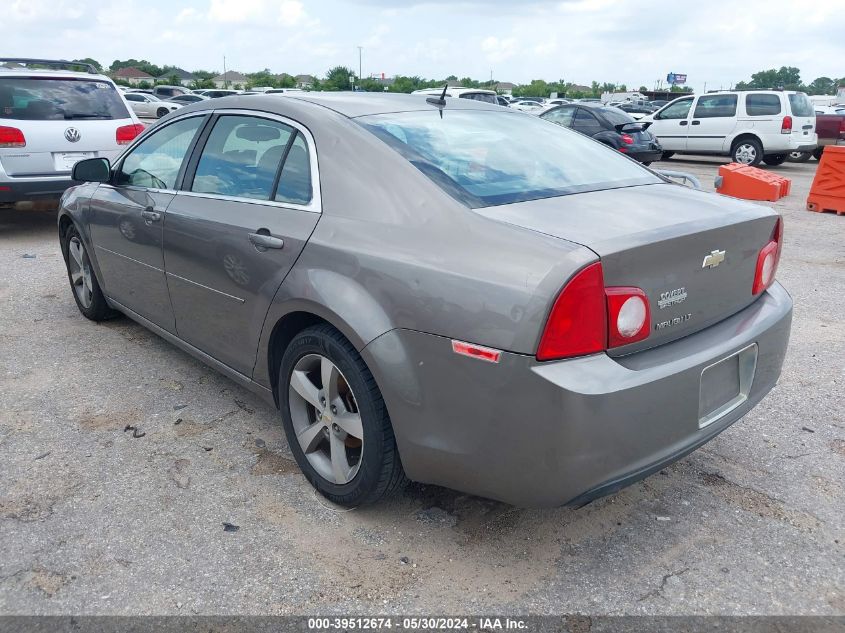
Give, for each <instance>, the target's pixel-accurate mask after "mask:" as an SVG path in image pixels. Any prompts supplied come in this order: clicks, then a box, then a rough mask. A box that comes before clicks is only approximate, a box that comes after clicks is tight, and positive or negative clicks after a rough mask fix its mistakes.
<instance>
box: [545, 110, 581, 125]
mask: <svg viewBox="0 0 845 633" xmlns="http://www.w3.org/2000/svg"><path fill="white" fill-rule="evenodd" d="M574 115H575V108H567V107H562V108H555V109H554V110H551V111H549V112H547V113H546V114H542V115H540V116H541V117H542V118H543V119H546V120H547V121H551V122H552V123H557V124H558V125H562V126H564V127H571V126H572V119H573V117H574Z"/></svg>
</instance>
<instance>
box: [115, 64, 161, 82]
mask: <svg viewBox="0 0 845 633" xmlns="http://www.w3.org/2000/svg"><path fill="white" fill-rule="evenodd" d="M112 77H114V78H115V79H120V80H122V81H126V82H128V83H129V84H130V85H132V86H137V85H138V84H139V83H141V82H142V81H146V82H148V83H153V82H154V81H155V78H154V77H153V76H152V75H150V74H149V73H145V72H144V71H143V70H138V69H137V68H135V67H133V66H129V67H128V68H121V69H120V70H117V71H115V72H114V74H112Z"/></svg>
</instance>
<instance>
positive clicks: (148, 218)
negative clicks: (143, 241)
mask: <svg viewBox="0 0 845 633" xmlns="http://www.w3.org/2000/svg"><path fill="white" fill-rule="evenodd" d="M141 217H142V218H144V222H146V223H147V224H152V223H153V222H158V221H159V220H161V213H159V212H158V211H153V210H152V208H149V209H144V210H143V211H141Z"/></svg>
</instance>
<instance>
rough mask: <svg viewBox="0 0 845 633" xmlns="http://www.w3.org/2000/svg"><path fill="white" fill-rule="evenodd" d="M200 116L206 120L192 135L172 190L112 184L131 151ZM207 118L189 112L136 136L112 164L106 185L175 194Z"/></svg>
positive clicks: (206, 116)
mask: <svg viewBox="0 0 845 633" xmlns="http://www.w3.org/2000/svg"><path fill="white" fill-rule="evenodd" d="M200 116H201V117H203V118H205V119H206V120H205V121H203V122H201V123H200V125H199V127H198V128H197V133H196V134H194V138H193V139H192V140H191V143H190V145H188V149H187V150H186V151H185V156H184V157H183V158H182V163H181V164H180V165H179V171H178V172H177V173H176V183H175V184H174V186H173V188H172V189H159V188H156V187H142V186H140V185H119V184H117V183H115V182H114V178H115V176H117V174H118V172H119V171H120V170H121V169H123V162H124V161H125V160H126V158H127V157H128V156H129V155H130V154H131V153H132V152H133V151H135V148H136V147H138V146H139V145H140V144H141V143H143V142H144V141H145V140H146V139H148V138H152V137H153V136H155V135H156V134H158V133H159V132H161V131H162V130H163V129H164V128H166V127H170V126H171V125H173V124H174V123H179V122H180V121H184V120H185V119H191V118H196V117H200ZM208 118H209V117H208V112H205V113H203V114H200V113H198V112H191V113H188V114H186V115H185V116H180V117H179V118H177V119H173V120H172V121H168V122H167V123H165V124H164V125H162V126H160V127H158V126H157V127H156V129H155V130H153V131H152V132H151V133H150V134H143V133H142V134H140V135H139V136H138V140H136V141H135V142H134V143H132V145H130V146H129V147H127V148H126V150H125V151H124V152H123V153H122V154H121V155H120V156H118V157H117V160H115V162H114V164H113V165H112V166H111V176H110V178H109V183H108V184H109V185H111V186H112V187H115V188H121V189H129V190H132V191H139V190H143V191H152V192H154V193H173V194H175V193H177V192H178V190H179V186H180V185H181V182H182V178H183V176H184V173H185V172H184V170H185V167H186V165H187V164H188V162H189V160H190V157H191V156H193V152H194V149H195V148H196V143H197V139H199V138H200V137H201V136H202V135H203V133H204V132H205V129H206V128H207V127H208Z"/></svg>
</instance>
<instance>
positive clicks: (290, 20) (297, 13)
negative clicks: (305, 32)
mask: <svg viewBox="0 0 845 633" xmlns="http://www.w3.org/2000/svg"><path fill="white" fill-rule="evenodd" d="M305 17H306V14H305V7H304V5H303V4H302V3H301V2H299V0H283V1H282V2H281V3H280V4H279V22H281V23H282V24H284V25H286V26H296V25H297V24H299V23H300V22H302V21H303V20H304V19H305Z"/></svg>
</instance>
